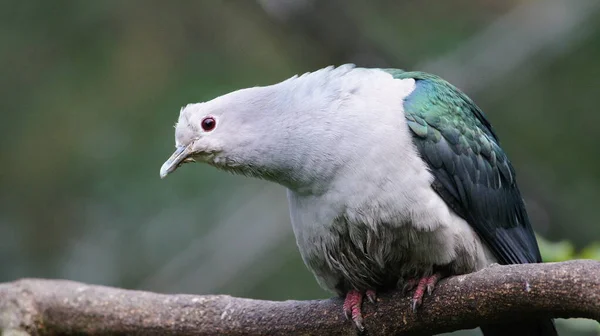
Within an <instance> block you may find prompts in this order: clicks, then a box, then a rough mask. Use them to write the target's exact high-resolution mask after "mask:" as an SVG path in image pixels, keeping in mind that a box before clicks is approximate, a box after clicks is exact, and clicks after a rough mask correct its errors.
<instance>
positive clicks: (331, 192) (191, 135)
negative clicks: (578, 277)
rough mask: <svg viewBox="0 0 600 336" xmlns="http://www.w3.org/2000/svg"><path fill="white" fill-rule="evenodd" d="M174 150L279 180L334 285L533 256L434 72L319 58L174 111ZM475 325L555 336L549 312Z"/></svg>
mask: <svg viewBox="0 0 600 336" xmlns="http://www.w3.org/2000/svg"><path fill="white" fill-rule="evenodd" d="M175 147H176V150H175V153H174V154H173V155H172V156H171V157H170V158H169V159H168V160H167V161H166V162H165V163H164V165H163V166H162V167H161V169H160V176H161V177H165V176H166V175H167V174H169V173H171V172H173V171H174V170H175V169H176V168H177V167H179V166H180V165H181V164H182V163H186V162H195V161H199V162H204V163H208V164H209V165H212V166H215V167H217V168H219V169H222V170H225V171H229V172H233V173H237V174H242V175H247V176H252V177H257V178H261V179H265V180H269V181H272V182H275V183H278V184H280V185H282V186H284V187H286V188H287V193H288V200H289V205H290V214H291V219H292V226H293V229H294V233H295V235H296V241H297V244H298V247H299V249H300V253H301V254H302V259H303V260H304V262H305V264H306V266H307V267H308V268H309V269H310V270H311V271H312V272H313V273H314V275H315V277H316V279H317V281H318V282H319V284H320V285H321V286H322V287H324V288H326V289H328V290H330V291H333V292H335V293H337V294H339V295H340V296H345V302H344V306H343V309H344V313H345V314H346V316H347V317H348V318H351V319H352V320H353V321H354V323H355V324H356V326H357V327H358V329H360V330H362V329H363V317H362V314H361V305H362V302H363V297H365V296H366V298H367V299H368V300H370V301H374V299H375V293H376V291H378V290H385V289H391V288H395V287H398V286H400V287H401V288H405V289H409V290H414V292H413V293H414V294H412V309H413V310H416V308H418V306H419V305H421V302H422V299H423V296H424V294H425V293H426V292H427V293H431V291H432V290H433V289H434V286H435V284H436V282H437V281H438V280H439V279H441V278H443V277H447V276H452V275H457V274H465V273H470V272H474V271H477V270H480V269H482V268H484V267H486V266H488V265H490V264H492V263H499V264H522V263H537V262H541V261H542V258H541V256H540V252H539V249H538V245H537V242H536V239H535V236H534V233H533V230H532V228H531V225H530V223H529V219H528V217H527V211H526V209H525V204H524V203H523V199H522V197H521V193H520V192H519V188H518V187H517V182H516V180H515V172H514V169H513V167H512V165H511V163H510V162H509V160H508V158H507V156H506V153H505V152H504V151H503V150H502V148H500V145H499V143H498V138H497V137H496V134H495V133H494V130H493V129H492V126H491V125H490V123H489V121H488V120H487V119H486V117H485V115H484V114H483V112H482V111H481V110H480V109H479V107H477V105H475V103H473V101H472V100H471V99H469V98H468V97H467V96H466V95H465V94H464V93H462V92H461V91H460V90H458V89H457V88H456V87H454V86H452V85H451V84H449V83H448V82H446V81H444V80H443V79H441V78H439V77H437V76H434V75H431V74H427V73H423V72H406V71H402V70H396V69H367V68H358V67H355V66H354V65H350V64H347V65H343V66H339V67H337V68H334V67H327V68H324V69H321V70H318V71H315V72H312V73H306V74H304V75H302V76H299V77H298V76H294V77H292V78H290V79H288V80H285V81H283V82H281V83H278V84H274V85H271V86H265V87H253V88H248V89H243V90H239V91H235V92H232V93H229V94H226V95H224V96H221V97H218V98H215V99H213V100H211V101H208V102H204V103H197V104H189V105H187V106H185V107H184V108H182V109H181V112H180V115H179V121H178V122H177V125H176V129H175ZM482 330H483V332H484V334H485V335H510V336H515V335H556V330H555V329H554V324H553V322H552V320H551V319H549V318H548V319H544V318H538V319H534V320H524V321H519V320H515V321H514V322H511V323H510V324H508V325H504V324H503V325H488V326H482Z"/></svg>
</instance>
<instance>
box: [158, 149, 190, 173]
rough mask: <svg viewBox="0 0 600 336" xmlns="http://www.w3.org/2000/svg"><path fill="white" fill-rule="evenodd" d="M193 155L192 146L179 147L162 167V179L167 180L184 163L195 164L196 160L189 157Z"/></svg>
mask: <svg viewBox="0 0 600 336" xmlns="http://www.w3.org/2000/svg"><path fill="white" fill-rule="evenodd" d="M191 154H192V151H191V146H190V145H188V146H179V147H177V149H176V150H175V153H173V155H171V157H170V158H169V159H168V160H167V161H165V163H163V165H162V167H160V178H165V177H166V176H167V175H169V174H170V173H172V172H173V171H175V169H177V168H178V167H179V166H180V165H181V164H182V163H184V162H193V161H194V159H192V158H190V157H189V156H190V155H191Z"/></svg>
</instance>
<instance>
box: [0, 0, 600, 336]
mask: <svg viewBox="0 0 600 336" xmlns="http://www.w3.org/2000/svg"><path fill="white" fill-rule="evenodd" d="M347 62H352V63H356V64H358V65H361V66H382V67H398V68H404V69H413V70H415V69H418V70H425V71H430V72H434V73H436V74H439V75H441V76H443V77H445V78H446V79H448V80H449V81H451V82H453V83H455V84H456V85H457V86H459V87H460V88H462V89H464V90H465V91H466V92H467V93H468V94H469V95H470V96H471V97H472V98H474V100H475V101H476V102H478V104H479V105H480V106H481V107H482V108H483V110H484V111H485V112H486V113H487V115H488V117H489V118H490V119H491V121H492V124H493V125H494V126H495V128H496V130H497V133H498V134H499V136H500V140H501V142H502V145H503V147H504V149H505V150H506V151H507V152H508V154H509V156H510V158H511V160H512V162H513V164H514V166H515V167H516V170H517V172H518V178H519V181H520V184H521V189H522V191H523V193H524V197H525V199H526V202H527V205H528V209H529V212H530V216H531V218H532V221H533V223H534V225H535V229H536V231H537V232H538V234H539V235H540V236H542V237H544V238H545V239H547V240H548V241H549V242H555V243H543V244H542V245H543V246H542V247H543V253H544V256H545V257H546V259H547V260H565V259H569V258H576V257H586V258H600V245H598V243H595V242H600V225H598V217H600V207H599V206H598V204H599V203H598V201H599V200H600V157H599V156H600V155H599V154H600V150H599V149H598V145H597V144H598V143H600V113H599V112H598V105H599V104H600V95H599V94H600V1H597V0H578V1H569V0H562V1H559V0H538V1H533V0H531V1H526V0H511V1H492V0H480V1H475V0H453V1H416V0H407V1H391V0H387V1H386V0H381V1H368V2H367V1H358V0H346V1H344V0H272V1H269V0H258V1H256V0H238V1H217V0H214V1H209V0H204V1H172V2H167V1H158V0H156V1H116V0H107V1H71V0H56V1H28V0H24V1H17V0H13V1H7V0H2V1H0V111H1V114H0V139H1V141H0V163H1V165H0V281H11V280H15V279H17V278H21V277H45V278H66V279H72V280H78V281H85V282H89V283H94V284H104V285H110V286H119V287H125V288H137V289H147V290H152V291H158V292H167V293H175V292H185V293H198V294H205V293H227V294H232V295H237V296H245V297H252V298H261V299H277V300H282V299H313V298H323V297H327V296H329V294H328V293H326V292H324V291H322V290H321V289H320V288H319V287H318V286H317V284H316V282H315V281H314V279H313V277H312V275H311V274H310V273H309V271H307V270H306V268H305V267H304V265H303V264H302V261H301V259H300V256H299V253H298V251H297V249H296V246H295V242H294V238H293V235H292V231H291V226H290V223H289V218H288V212H287V203H286V198H285V191H284V189H283V188H281V187H279V186H276V185H270V184H268V183H266V182H263V181H257V180H250V179H246V178H242V177H237V176H231V175H229V174H226V173H222V172H218V171H216V170H214V169H212V168H210V167H208V166H202V165H191V166H188V165H186V166H185V167H184V168H183V169H181V170H180V171H178V173H177V174H174V175H173V176H170V177H169V178H168V179H166V180H160V179H159V177H158V170H159V167H160V165H161V164H162V162H163V161H164V160H165V159H166V158H167V157H168V156H169V155H170V154H171V152H172V150H173V145H174V137H173V133H174V132H173V131H174V130H173V127H172V126H173V124H174V122H175V121H176V119H177V116H178V114H179V109H180V107H181V106H183V105H185V104H187V103H190V102H198V101H204V100H209V99H212V98H214V97H215V96H217V95H220V94H224V93H226V92H229V91H232V90H235V89H239V88H243V87H248V86H256V85H268V84H272V83H274V82H277V81H281V80H283V79H286V78H288V77H291V76H292V75H294V74H297V73H304V72H307V71H312V70H316V69H318V68H321V67H324V66H327V65H330V64H335V65H339V64H343V63H347ZM559 322H560V323H559V327H560V328H561V330H563V331H564V332H565V335H598V334H600V333H599V332H598V330H599V329H598V325H597V323H595V322H591V321H585V320H569V321H567V322H565V321H559ZM468 333H469V332H463V334H468ZM470 333H472V334H476V333H477V332H473V331H471V332H470Z"/></svg>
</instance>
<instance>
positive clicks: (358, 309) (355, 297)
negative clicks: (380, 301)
mask: <svg viewBox="0 0 600 336" xmlns="http://www.w3.org/2000/svg"><path fill="white" fill-rule="evenodd" d="M365 295H366V296H367V299H368V300H369V301H370V302H372V303H375V301H376V300H377V296H376V293H375V291H374V290H368V291H366V292H365V293H364V294H363V293H362V292H359V291H357V290H351V291H349V292H348V293H346V299H345V300H344V316H345V317H346V319H348V320H350V319H352V322H354V325H355V326H356V328H357V329H358V330H359V331H360V332H363V331H364V330H365V326H364V325H363V322H364V319H363V316H362V302H363V296H365Z"/></svg>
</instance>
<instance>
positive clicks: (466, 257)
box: [298, 223, 489, 294]
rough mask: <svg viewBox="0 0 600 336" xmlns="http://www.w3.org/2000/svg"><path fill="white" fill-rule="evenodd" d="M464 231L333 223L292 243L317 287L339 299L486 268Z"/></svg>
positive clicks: (474, 238)
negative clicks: (428, 277) (355, 291)
mask: <svg viewBox="0 0 600 336" xmlns="http://www.w3.org/2000/svg"><path fill="white" fill-rule="evenodd" d="M466 229H467V231H468V232H456V231H457V230H456V228H454V229H453V230H452V231H453V232H448V230H447V229H446V228H444V227H440V228H438V229H435V230H432V231H424V230H419V229H415V228H414V227H413V226H412V225H410V223H406V225H400V226H398V225H386V224H381V225H379V226H377V230H373V229H372V228H371V227H369V226H368V225H364V224H360V223H337V224H336V225H333V226H331V227H330V228H329V229H328V230H330V232H328V234H326V235H323V234H319V235H315V236H313V237H303V238H304V239H302V241H301V240H298V244H299V246H300V250H301V253H302V257H303V259H304V261H305V263H306V265H307V266H308V268H310V269H311V271H313V273H314V274H315V276H316V278H317V280H318V281H319V283H320V284H321V286H323V287H324V288H326V289H328V290H331V291H334V292H337V293H339V294H343V293H345V292H346V291H348V290H350V289H358V290H367V289H385V288H392V287H396V286H399V285H402V283H403V282H404V281H406V280H409V279H414V278H419V277H422V276H425V275H430V274H432V273H433V272H435V271H442V272H444V273H447V274H448V275H452V274H463V273H469V272H473V271H475V270H477V269H480V268H482V267H484V266H485V265H486V264H487V263H489V262H488V261H487V260H485V258H482V257H481V256H482V255H485V251H484V250H485V248H484V247H483V246H482V245H481V243H480V242H479V239H478V238H477V236H476V235H475V234H474V233H473V232H472V231H471V230H470V228H468V227H467V228H466ZM457 234H459V235H458V236H457ZM449 235H453V236H449Z"/></svg>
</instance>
